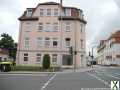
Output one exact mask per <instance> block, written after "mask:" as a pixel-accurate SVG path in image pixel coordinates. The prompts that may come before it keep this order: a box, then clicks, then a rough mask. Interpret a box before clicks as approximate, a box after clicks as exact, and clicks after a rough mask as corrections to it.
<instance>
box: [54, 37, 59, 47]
mask: <svg viewBox="0 0 120 90" xmlns="http://www.w3.org/2000/svg"><path fill="white" fill-rule="evenodd" d="M57 45H58V38H53V47H57Z"/></svg>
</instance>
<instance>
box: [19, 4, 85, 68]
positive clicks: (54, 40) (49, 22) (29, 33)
mask: <svg viewBox="0 0 120 90" xmlns="http://www.w3.org/2000/svg"><path fill="white" fill-rule="evenodd" d="M19 21H20V25H19V26H20V30H19V43H18V50H17V64H20V65H42V61H43V56H44V55H45V54H49V56H50V60H51V65H57V66H61V67H71V68H73V67H74V65H76V68H80V67H81V66H86V59H85V58H86V47H85V46H86V38H85V37H86V34H85V25H86V23H87V22H86V21H85V20H84V15H83V11H82V10H81V9H78V8H75V7H64V6H62V5H61V4H59V3H55V2H45V3H39V4H38V5H37V6H36V7H35V8H27V9H26V11H25V12H24V13H23V15H22V16H21V17H20V18H19ZM70 46H72V47H73V49H74V50H75V51H76V52H77V54H76V55H74V56H73V60H72V59H71V58H70V54H69V47H70Z"/></svg>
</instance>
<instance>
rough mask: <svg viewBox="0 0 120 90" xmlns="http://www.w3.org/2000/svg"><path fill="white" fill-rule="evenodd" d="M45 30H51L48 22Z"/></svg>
mask: <svg viewBox="0 0 120 90" xmlns="http://www.w3.org/2000/svg"><path fill="white" fill-rule="evenodd" d="M45 31H46V32H50V31H51V24H50V23H46V29H45Z"/></svg>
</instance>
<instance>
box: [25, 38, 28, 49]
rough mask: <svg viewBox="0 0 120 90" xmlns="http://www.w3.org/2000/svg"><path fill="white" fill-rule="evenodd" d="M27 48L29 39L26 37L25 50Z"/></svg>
mask: <svg viewBox="0 0 120 90" xmlns="http://www.w3.org/2000/svg"><path fill="white" fill-rule="evenodd" d="M28 47H29V38H28V37H26V38H25V48H28Z"/></svg>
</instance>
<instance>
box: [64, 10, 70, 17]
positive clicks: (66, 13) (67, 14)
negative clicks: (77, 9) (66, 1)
mask: <svg viewBox="0 0 120 90" xmlns="http://www.w3.org/2000/svg"><path fill="white" fill-rule="evenodd" d="M65 16H71V9H68V8H66V9H65Z"/></svg>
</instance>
